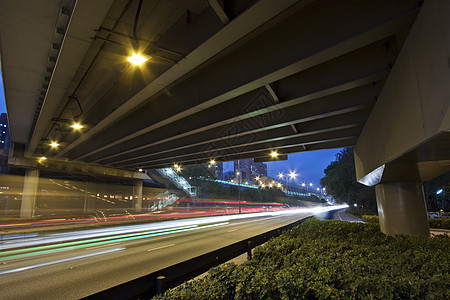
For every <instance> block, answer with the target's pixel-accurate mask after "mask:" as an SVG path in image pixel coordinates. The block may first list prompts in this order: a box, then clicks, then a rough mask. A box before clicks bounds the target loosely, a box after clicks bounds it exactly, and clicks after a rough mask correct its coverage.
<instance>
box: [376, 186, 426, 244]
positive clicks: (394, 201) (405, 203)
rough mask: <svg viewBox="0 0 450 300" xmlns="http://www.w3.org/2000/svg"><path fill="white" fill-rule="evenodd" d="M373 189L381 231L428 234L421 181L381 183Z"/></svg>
mask: <svg viewBox="0 0 450 300" xmlns="http://www.w3.org/2000/svg"><path fill="white" fill-rule="evenodd" d="M375 191H376V196H377V206H378V216H379V218H380V228H381V231H382V232H384V233H386V234H388V235H395V234H401V233H402V234H415V235H424V236H430V229H429V225H428V217H427V209H426V204H425V197H424V194H423V188H422V183H420V182H389V183H381V184H378V185H376V186H375Z"/></svg>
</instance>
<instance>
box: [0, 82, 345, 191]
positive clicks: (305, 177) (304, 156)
mask: <svg viewBox="0 0 450 300" xmlns="http://www.w3.org/2000/svg"><path fill="white" fill-rule="evenodd" d="M1 81H2V78H1V76H0V83H1V86H2V90H1V93H0V113H2V112H6V107H5V97H4V94H3V83H2V82H1ZM340 150H341V149H333V150H321V151H312V152H302V153H295V154H289V155H288V160H286V161H277V162H268V163H267V172H268V175H269V176H270V177H273V178H278V174H279V173H284V174H286V173H288V172H291V171H295V173H297V174H299V175H298V176H297V177H296V179H295V181H294V182H295V183H297V184H301V183H303V182H305V183H310V182H312V183H313V184H314V186H315V187H318V185H319V182H320V178H322V177H323V176H324V175H325V174H324V173H323V170H324V169H325V168H326V167H327V166H328V165H329V164H330V162H331V161H333V160H335V157H336V153H338V152H339V151H340ZM226 171H233V163H232V162H228V163H225V164H224V172H226Z"/></svg>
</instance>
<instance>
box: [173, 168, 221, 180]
mask: <svg viewBox="0 0 450 300" xmlns="http://www.w3.org/2000/svg"><path fill="white" fill-rule="evenodd" d="M181 175H182V176H183V177H184V178H189V177H193V178H198V177H204V178H212V179H216V174H214V169H212V168H208V167H207V166H205V165H192V166H185V167H183V169H182V171H181Z"/></svg>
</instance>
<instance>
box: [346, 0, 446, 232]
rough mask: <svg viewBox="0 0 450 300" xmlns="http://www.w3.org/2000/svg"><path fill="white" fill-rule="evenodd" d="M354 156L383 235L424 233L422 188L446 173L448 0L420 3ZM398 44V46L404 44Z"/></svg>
mask: <svg viewBox="0 0 450 300" xmlns="http://www.w3.org/2000/svg"><path fill="white" fill-rule="evenodd" d="M395 38H396V40H397V41H398V46H399V49H400V48H401V50H400V52H399V55H398V57H397V60H396V61H395V64H394V66H393V68H392V71H391V72H390V74H389V76H388V78H387V79H386V83H385V84H384V86H383V89H382V90H381V92H380V95H379V97H378V100H377V102H376V104H375V106H374V107H373V109H372V111H371V113H370V115H369V118H368V120H367V122H366V124H365V125H364V128H363V130H362V131H361V134H360V136H359V138H358V141H357V143H356V147H355V150H354V155H355V167H356V177H357V180H358V182H360V183H362V184H365V185H367V186H376V187H375V190H376V195H377V205H378V211H379V214H380V226H381V231H382V232H384V233H387V234H397V233H405V234H419V235H426V236H428V235H429V229H428V222H427V219H426V217H427V216H426V206H425V203H424V202H425V201H424V196H423V192H422V187H421V184H420V182H424V181H427V180H430V179H432V178H435V177H437V176H439V175H441V174H444V173H445V172H447V171H449V170H450V153H449V151H448V149H449V146H450V142H449V141H450V106H449V95H450V85H449V84H448V83H449V82H450V72H449V70H450V1H446V0H433V1H425V2H424V3H423V6H422V8H421V10H420V12H419V14H418V16H417V18H416V20H415V22H414V24H413V25H412V27H411V29H410V30H409V33H408V35H407V37H406V39H405V40H404V43H402V41H403V40H402V39H401V38H398V37H395ZM402 44H403V46H402V47H401V45H402Z"/></svg>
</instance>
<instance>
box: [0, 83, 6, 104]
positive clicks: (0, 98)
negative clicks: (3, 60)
mask: <svg viewBox="0 0 450 300" xmlns="http://www.w3.org/2000/svg"><path fill="white" fill-rule="evenodd" d="M0 86H1V87H2V89H1V91H0V113H4V112H6V107H5V95H4V94H3V81H2V76H0Z"/></svg>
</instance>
